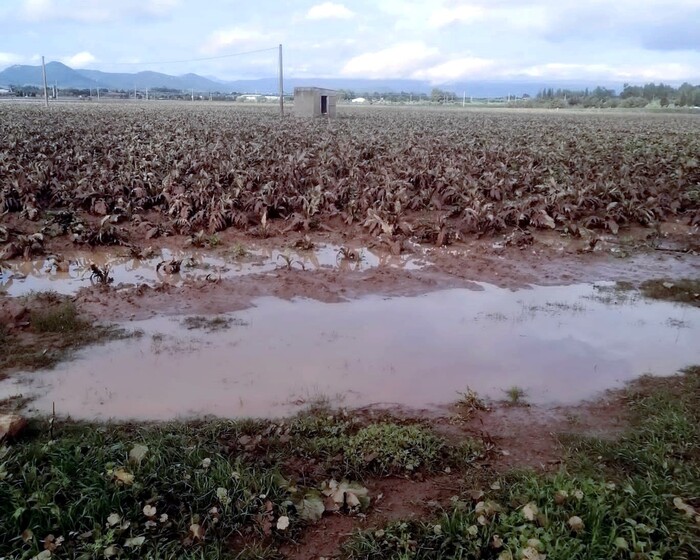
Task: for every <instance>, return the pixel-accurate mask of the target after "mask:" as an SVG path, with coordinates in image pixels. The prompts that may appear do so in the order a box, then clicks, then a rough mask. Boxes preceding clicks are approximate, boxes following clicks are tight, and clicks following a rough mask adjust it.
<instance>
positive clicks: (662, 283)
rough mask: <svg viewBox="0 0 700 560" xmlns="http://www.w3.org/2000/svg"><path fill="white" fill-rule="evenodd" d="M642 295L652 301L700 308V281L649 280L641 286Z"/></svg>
mask: <svg viewBox="0 0 700 560" xmlns="http://www.w3.org/2000/svg"><path fill="white" fill-rule="evenodd" d="M640 289H641V291H642V293H643V294H644V295H645V296H646V297H648V298H652V299H662V300H666V301H676V302H678V303H687V304H689V305H693V306H695V307H700V280H697V279H695V280H693V279H689V278H682V279H680V280H647V281H646V282H643V283H642V285H641V286H640Z"/></svg>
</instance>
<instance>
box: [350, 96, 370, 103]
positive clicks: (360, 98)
mask: <svg viewBox="0 0 700 560" xmlns="http://www.w3.org/2000/svg"><path fill="white" fill-rule="evenodd" d="M350 103H357V104H358V105H361V104H363V103H367V100H366V99H365V98H364V97H356V98H355V99H352V100H350Z"/></svg>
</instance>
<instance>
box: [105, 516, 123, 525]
mask: <svg viewBox="0 0 700 560" xmlns="http://www.w3.org/2000/svg"><path fill="white" fill-rule="evenodd" d="M121 520H122V516H121V515H119V514H118V513H110V514H109V516H108V517H107V527H114V526H115V525H117V524H119V523H121Z"/></svg>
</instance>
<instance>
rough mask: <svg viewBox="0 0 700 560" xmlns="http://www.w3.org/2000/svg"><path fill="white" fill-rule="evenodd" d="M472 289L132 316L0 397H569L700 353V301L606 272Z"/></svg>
mask: <svg viewBox="0 0 700 560" xmlns="http://www.w3.org/2000/svg"><path fill="white" fill-rule="evenodd" d="M333 258H335V257H333ZM319 265H321V264H320V262H319ZM321 266H322V265H321ZM479 287H480V288H481V289H480V290H466V289H453V290H443V291H437V292H433V293H429V294H426V295H423V296H417V297H394V298H383V297H378V296H371V297H364V298H360V299H355V300H352V301H348V302H343V303H321V302H318V301H315V300H311V299H296V300H292V301H287V300H281V299H276V298H271V297H266V298H260V299H257V300H255V305H254V307H251V308H249V309H247V310H244V311H241V312H237V313H234V314H228V315H221V316H217V317H209V318H206V319H195V320H193V319H192V318H190V319H187V318H185V317H163V316H160V317H157V318H154V319H150V320H146V321H140V322H132V323H129V324H128V325H127V326H128V328H130V329H133V328H137V329H140V330H141V331H143V336H141V337H139V338H137V339H130V340H122V341H115V342H110V343H108V344H106V345H103V346H97V347H91V348H88V349H85V350H82V351H81V352H80V353H79V354H78V356H77V358H76V359H75V360H73V361H70V362H65V363H63V364H61V365H59V366H58V367H57V368H56V369H55V370H52V371H46V372H35V373H31V374H29V373H27V374H18V375H15V376H13V377H12V378H10V379H7V380H5V381H4V382H2V383H0V398H3V397H7V396H11V395H17V394H23V395H24V396H29V397H32V398H34V400H33V402H32V403H31V404H30V408H34V409H35V410H36V411H38V412H41V413H46V412H48V411H50V410H51V408H52V404H53V403H55V406H56V411H57V414H59V415H61V416H65V415H70V416H72V417H73V418H86V419H90V418H100V419H107V418H115V419H116V418H118V419H126V418H135V419H169V418H175V417H181V416H193V415H202V414H212V415H217V416H223V417H246V416H261V417H278V416H284V415H286V414H288V413H290V412H293V411H295V410H297V409H299V408H300V407H303V406H306V405H308V404H309V403H310V402H313V401H317V400H324V401H329V402H330V403H331V404H343V405H347V406H364V405H401V406H405V407H411V408H424V407H436V406H440V405H444V404H447V403H450V402H454V401H455V400H456V399H457V398H458V394H457V393H458V392H459V391H465V390H466V389H467V388H468V387H469V388H471V389H473V390H475V391H477V392H478V393H479V394H481V395H483V396H486V397H489V398H491V399H496V400H499V399H505V398H507V395H506V392H507V391H508V389H510V388H512V387H518V388H521V389H522V390H524V391H525V394H526V397H525V400H526V401H528V402H531V403H538V404H549V403H562V404H567V403H575V402H578V401H580V400H582V399H588V398H592V397H594V396H596V395H597V394H599V393H600V392H601V391H604V390H605V389H608V388H612V387H619V386H620V385H621V384H622V383H624V382H625V381H628V380H630V379H632V378H635V377H637V376H639V375H640V374H643V373H645V372H649V373H653V374H655V375H668V374H672V373H674V372H676V371H677V370H678V369H679V368H681V367H684V366H687V365H691V364H695V363H698V362H700V346H699V345H698V344H697V341H698V340H700V309H697V308H693V307H688V306H678V305H674V304H671V303H665V302H658V301H650V300H645V299H641V298H640V297H638V296H637V295H636V292H624V293H618V292H615V291H613V290H612V289H611V288H610V286H609V285H591V284H578V285H572V286H564V287H534V288H531V289H523V290H516V291H512V290H506V289H501V288H497V287H494V286H491V285H487V284H480V285H479ZM211 319H215V320H214V321H213V322H212V321H211Z"/></svg>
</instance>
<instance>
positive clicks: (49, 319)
mask: <svg viewBox="0 0 700 560" xmlns="http://www.w3.org/2000/svg"><path fill="white" fill-rule="evenodd" d="M29 323H30V326H31V329H32V330H33V331H34V332H37V333H76V332H80V331H83V330H86V329H87V328H88V327H89V323H88V322H87V321H84V320H82V319H80V318H79V317H78V310H77V309H76V307H75V304H73V302H70V301H66V302H63V303H60V304H58V305H54V306H50V307H49V308H47V309H34V310H32V311H31V313H30V316H29Z"/></svg>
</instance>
